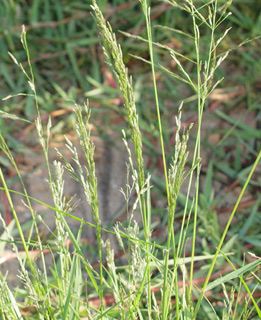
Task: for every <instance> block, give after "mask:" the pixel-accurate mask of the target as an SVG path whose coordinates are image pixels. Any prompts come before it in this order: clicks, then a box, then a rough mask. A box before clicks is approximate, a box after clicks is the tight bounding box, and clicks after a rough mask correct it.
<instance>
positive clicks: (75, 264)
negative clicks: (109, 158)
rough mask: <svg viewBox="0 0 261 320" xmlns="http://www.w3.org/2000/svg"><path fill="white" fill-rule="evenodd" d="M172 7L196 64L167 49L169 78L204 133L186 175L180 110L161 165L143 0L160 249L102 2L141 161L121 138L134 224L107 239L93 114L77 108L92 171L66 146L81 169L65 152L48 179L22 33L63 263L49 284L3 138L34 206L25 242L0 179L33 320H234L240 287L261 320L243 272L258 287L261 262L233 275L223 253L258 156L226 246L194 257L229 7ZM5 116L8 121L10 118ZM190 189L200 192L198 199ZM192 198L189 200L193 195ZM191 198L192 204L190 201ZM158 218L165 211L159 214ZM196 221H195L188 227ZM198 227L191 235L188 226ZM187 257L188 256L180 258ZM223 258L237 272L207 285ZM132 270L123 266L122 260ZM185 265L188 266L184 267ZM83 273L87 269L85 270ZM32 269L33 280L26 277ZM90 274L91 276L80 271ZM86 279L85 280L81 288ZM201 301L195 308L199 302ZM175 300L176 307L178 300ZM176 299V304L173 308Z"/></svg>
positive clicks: (1, 303) (11, 298) (8, 302)
mask: <svg viewBox="0 0 261 320" xmlns="http://www.w3.org/2000/svg"><path fill="white" fill-rule="evenodd" d="M168 3H169V4H170V5H172V6H174V7H176V8H178V9H180V10H183V11H185V12H186V13H187V14H189V15H190V17H191V23H192V25H193V30H194V34H193V35H186V34H185V36H188V37H189V38H192V39H193V41H194V50H195V52H194V55H193V57H194V60H193V59H191V58H188V57H186V56H184V55H181V54H179V53H178V52H176V51H175V50H172V49H171V50H169V52H170V59H173V60H174V61H175V63H176V65H177V66H178V68H179V72H180V73H179V74H176V73H172V72H170V71H169V73H170V74H172V76H173V77H176V78H178V79H180V80H181V81H183V82H185V83H186V84H187V85H189V86H190V87H191V88H192V89H193V90H194V92H195V95H196V97H197V110H198V124H197V134H196V139H195V147H194V152H193V155H192V162H191V165H190V167H189V169H188V170H187V171H186V165H187V160H188V151H187V144H188V139H189V133H190V129H191V128H189V129H188V130H187V131H184V132H181V108H180V110H178V116H177V117H176V126H177V130H176V140H175V148H174V151H173V154H174V155H173V157H172V160H171V162H170V163H167V161H166V158H165V143H164V138H163V133H162V125H161V112H160V108H159V102H158V89H157V81H156V72H155V70H156V68H162V66H160V65H156V64H155V63H154V43H153V38H152V30H151V21H150V9H149V6H148V2H147V1H146V0H141V1H140V4H141V8H142V11H143V14H144V19H145V21H146V28H147V39H143V40H144V42H146V43H148V46H149V54H150V60H149V61H147V62H148V63H149V64H150V65H151V69H152V78H153V85H154V94H155V105H156V113H157V118H158V126H159V137H158V138H159V140H160V142H161V150H162V157H163V166H164V174H165V188H166V197H167V205H168V208H167V209H168V210H167V211H166V214H167V215H168V219H167V221H168V222H167V228H166V230H167V233H166V242H165V243H164V244H163V245H162V244H161V245H160V244H158V243H157V239H153V238H152V231H153V230H152V225H151V221H152V214H151V188H152V186H151V181H150V175H149V174H147V173H146V171H145V169H144V156H143V147H142V134H141V131H140V126H139V118H138V113H137V110H136V105H135V99H134V91H133V85H132V81H131V78H130V77H129V75H128V70H127V68H126V66H125V64H124V62H123V55H122V51H121V47H120V46H119V45H118V43H117V40H116V37H115V35H114V34H113V31H112V28H111V26H110V25H109V24H108V23H107V22H106V20H105V19H104V16H103V14H102V12H101V10H100V8H99V6H98V5H97V3H96V1H95V0H93V1H92V10H93V15H94V17H95V20H96V22H97V26H98V28H99V31H100V33H101V36H102V39H103V40H104V56H105V59H106V61H107V63H109V65H110V67H111V69H112V70H113V72H114V75H115V78H116V80H117V82H118V85H119V88H120V90H121V92H122V95H123V98H124V103H125V108H126V111H127V114H128V124H129V128H130V131H131V138H132V143H133V146H134V153H135V161H134V160H133V159H132V156H131V151H130V148H129V146H128V142H127V140H126V134H125V132H124V133H123V140H124V144H125V146H126V150H127V152H128V155H129V165H128V173H127V174H128V184H127V189H126V192H125V193H124V192H123V193H124V196H125V199H126V202H127V211H128V221H127V223H126V224H125V225H120V224H118V225H116V226H115V227H114V229H113V231H111V230H106V229H105V228H103V226H102V221H101V220H100V216H99V199H98V192H97V186H98V182H97V178H96V174H95V161H94V152H95V146H94V143H93V142H92V140H91V132H90V129H89V119H90V108H89V106H88V104H87V105H85V106H84V107H83V108H81V107H79V106H77V105H76V106H75V116H76V118H75V119H76V133H77V136H78V139H79V141H80V145H81V148H82V150H83V153H84V155H85V160H86V165H84V164H82V163H81V162H80V160H79V156H78V152H77V148H76V147H75V146H74V145H73V143H72V142H71V141H70V140H69V139H66V141H67V147H68V149H69V150H70V151H71V153H72V159H73V161H74V163H75V164H76V169H75V168H74V167H73V166H72V165H71V163H70V161H68V160H67V159H66V158H65V157H64V156H63V155H62V154H61V153H60V152H59V151H58V155H59V156H60V159H61V160H62V163H61V162H57V161H56V162H54V164H53V168H54V174H53V173H52V169H51V165H50V164H49V156H48V153H49V140H50V128H51V121H50V120H49V122H48V124H47V127H46V129H45V128H44V126H43V124H42V122H41V117H40V110H39V106H38V100H37V93H36V84H35V82H34V75H33V72H32V67H31V64H30V55H29V50H28V47H27V42H26V33H25V30H23V33H22V43H23V46H24V49H25V51H26V54H27V57H28V64H29V71H30V72H29V74H28V73H26V71H25V70H24V68H23V67H22V65H19V64H18V62H17V60H16V58H14V57H13V60H14V62H15V63H16V64H17V65H19V66H20V68H21V69H22V71H23V73H24V74H25V76H26V77H27V79H28V82H29V85H30V88H31V90H32V92H33V95H34V98H35V103H36V109H37V113H38V117H37V120H36V128H37V132H38V136H39V140H40V143H41V146H42V148H43V151H44V154H45V159H46V163H47V167H48V174H49V177H48V183H49V187H50V190H51V192H52V197H53V203H54V205H53V207H51V206H49V205H46V206H47V207H48V208H49V209H52V210H53V211H54V213H55V218H56V229H57V230H56V233H54V237H55V241H53V242H54V243H55V245H52V246H51V245H48V246H47V248H48V250H50V252H51V253H52V254H53V255H54V254H55V252H56V253H57V254H58V256H59V259H58V261H59V262H58V263H57V261H56V260H55V259H53V268H52V269H53V272H52V279H51V280H50V278H49V274H48V268H47V266H46V263H45V258H44V254H43V252H44V249H46V248H44V246H43V244H42V242H41V237H40V233H39V228H38V222H39V221H40V220H41V219H39V218H38V217H37V215H36V213H35V212H34V210H33V209H32V205H31V201H32V200H34V201H35V199H32V198H31V197H30V196H29V195H28V194H27V191H26V188H25V186H24V183H23V178H22V176H21V175H20V173H19V170H18V168H17V166H16V163H15V161H14V159H13V156H12V153H11V152H10V149H9V148H8V146H7V144H6V143H5V140H4V138H3V136H2V134H1V135H0V138H1V141H0V142H1V150H2V151H3V152H4V153H5V155H6V156H7V158H8V159H9V161H10V162H11V164H12V165H13V166H14V167H15V169H16V172H17V174H18V177H19V179H20V182H21V184H22V186H23V196H24V197H25V199H26V205H27V206H28V207H29V209H30V212H31V215H32V219H33V225H32V228H31V230H30V233H29V236H28V238H27V239H26V238H25V236H24V234H23V231H22V228H21V224H20V222H19V218H18V215H17V213H16V210H15V208H14V206H13V202H12V197H11V193H12V192H14V191H12V190H9V188H8V186H7V184H6V181H5V178H4V175H3V172H2V170H0V178H1V181H2V184H3V188H2V189H3V190H4V191H5V193H6V195H7V199H8V202H9V205H10V207H11V209H12V212H13V215H14V218H15V222H16V226H17V229H18V231H19V236H20V238H21V243H22V246H23V248H24V251H25V259H24V261H23V260H22V259H21V258H19V249H18V241H15V240H14V239H13V237H12V235H11V234H10V232H9V230H8V227H7V226H5V223H4V220H3V218H1V221H2V224H3V226H4V229H5V233H6V235H7V238H8V242H9V243H10V244H12V246H13V250H14V252H15V253H16V255H17V257H18V261H19V264H20V268H21V279H22V282H23V284H24V287H25V288H24V290H26V293H27V297H26V299H25V301H24V302H25V303H26V305H27V306H30V307H32V318H39V319H57V318H62V319H80V318H82V317H87V318H88V319H152V318H156V319H161V320H164V319H198V318H199V317H201V318H206V317H209V318H213V319H214V318H219V317H221V318H222V319H226V318H228V317H229V316H232V317H233V318H236V317H237V315H238V310H237V308H238V304H239V302H238V300H236V301H235V300H234V292H235V290H237V291H238V295H239V293H240V292H241V290H242V289H241V286H243V287H244V288H245V290H246V292H247V294H248V297H249V300H251V302H252V304H253V308H252V309H250V308H249V307H248V304H249V301H246V303H245V307H244V308H245V309H243V311H242V316H243V315H244V316H245V315H246V314H247V315H249V314H250V313H253V314H254V313H255V314H257V315H258V316H261V311H260V308H259V306H258V301H256V300H255V298H254V295H253V293H254V291H255V290H256V289H257V288H258V284H257V285H256V286H255V287H251V286H250V285H248V284H247V282H246V278H245V276H244V275H245V273H247V272H251V275H252V276H254V277H255V278H256V279H257V280H259V279H258V277H257V275H256V274H255V273H254V272H253V270H254V268H256V267H258V266H259V264H260V263H261V262H260V259H258V258H257V257H255V260H254V261H253V262H251V263H248V264H246V265H244V264H243V265H242V266H241V267H238V268H235V267H234V265H233V263H232V262H231V261H230V259H229V258H228V255H229V254H228V253H227V252H222V251H221V249H222V248H223V245H224V243H225V239H226V236H227V234H228V229H229V227H230V225H231V222H232V219H233V217H234V215H235V213H236V210H237V208H238V205H239V202H240V200H241V198H242V196H243V194H244V192H245V190H246V187H247V186H248V184H249V181H250V179H251V177H252V175H253V173H254V171H255V169H256V167H257V165H258V163H259V161H260V158H261V151H260V152H259V153H258V155H257V158H256V160H255V162H254V164H253V166H252V169H251V171H250V173H249V175H248V177H247V179H246V181H245V183H244V186H243V188H242V191H241V193H240V195H239V197H238V200H237V202H236V204H235V206H234V209H233V210H232V213H231V215H230V217H229V219H228V222H227V225H226V227H225V230H224V231H223V234H222V236H221V238H220V239H218V245H217V248H216V249H215V250H214V252H213V254H212V255H207V254H205V253H204V252H202V253H201V254H200V255H196V246H197V226H198V212H199V207H198V203H199V183H200V181H199V177H200V169H201V159H200V158H201V139H200V137H201V127H202V118H203V112H204V108H205V104H206V101H207V98H208V96H209V95H210V93H211V92H213V90H214V89H215V88H216V87H217V85H218V84H219V83H220V81H221V80H219V81H216V82H215V81H214V75H215V72H216V70H217V68H218V67H219V65H220V64H221V63H222V62H223V61H224V59H225V58H226V57H227V54H228V52H225V53H223V54H219V55H218V53H217V48H218V46H219V44H220V43H221V41H222V40H223V39H224V37H225V36H226V34H227V33H228V31H229V30H227V31H225V32H224V34H223V35H222V36H221V37H219V38H218V39H216V37H215V32H216V29H217V28H218V27H219V25H220V24H221V23H222V22H224V21H225V19H226V18H227V17H228V15H229V13H228V8H229V4H230V3H229V2H228V3H227V4H224V5H219V3H218V1H217V0H213V1H209V2H207V3H204V4H202V5H200V6H197V5H196V4H195V3H194V2H193V1H192V0H187V1H185V3H184V4H182V5H181V4H179V3H177V2H175V1H168ZM202 25H204V26H206V27H207V28H208V29H209V47H208V48H207V50H206V52H203V53H202V51H201V50H202V49H201V27H202ZM181 58H182V59H184V60H187V59H189V61H191V62H192V64H193V67H194V68H195V71H196V77H195V78H193V77H192V76H191V75H190V74H189V73H188V72H187V71H186V70H185V68H184V67H183V65H182V63H181V61H180V60H181ZM5 116H6V114H5ZM64 170H67V171H68V172H69V174H70V176H71V178H72V179H74V180H75V181H77V182H78V183H79V184H80V185H81V187H82V188H83V190H84V193H85V196H86V201H87V202H88V203H89V205H90V207H91V210H92V215H93V220H94V224H91V223H89V222H87V221H84V220H81V219H79V218H76V217H75V216H74V215H73V214H72V213H73V209H74V206H72V205H71V203H70V201H68V200H66V198H65V196H64V181H63V172H64ZM186 178H187V179H188V188H187V195H186V200H185V205H184V211H183V218H182V223H181V225H180V230H176V229H175V225H176V220H175V214H176V205H177V199H178V196H179V193H180V188H181V186H182V184H183V182H184V180H185V179H186ZM193 184H194V185H195V188H194V191H193V192H192V190H193ZM134 190H135V192H136V199H135V202H134V205H133V207H132V209H131V212H129V207H128V204H129V198H130V195H131V193H133V192H134ZM191 194H192V196H191ZM191 198H192V201H190V200H191ZM162 210H164V209H163V208H162ZM137 214H140V216H141V221H142V224H141V225H139V224H138V223H137V221H136V215H137ZM66 216H67V217H70V218H71V219H76V220H78V221H80V222H81V223H82V225H83V224H87V225H89V226H91V227H93V228H95V230H96V236H97V245H98V246H97V247H98V249H97V251H98V252H97V255H98V259H99V268H98V271H97V270H95V268H93V267H92V265H91V263H90V262H89V260H88V259H86V257H85V255H84V253H83V250H82V247H81V242H80V240H81V232H82V226H81V227H80V228H79V231H78V234H77V235H76V236H75V235H74V234H73V233H72V231H71V229H70V225H69V223H68V222H67V221H66V219H65V217H66ZM192 217H193V220H192ZM191 223H192V226H191ZM189 228H190V229H191V230H192V241H191V254H190V256H189V257H186V258H185V253H186V252H185V251H186V250H185V243H186V242H187V241H188V240H189V238H190V234H189V233H188V229H189ZM33 233H36V235H37V237H36V239H37V241H36V242H33V240H32V235H33ZM109 233H110V234H113V235H114V236H115V237H116V238H117V239H118V242H119V244H120V246H121V247H122V248H123V249H124V250H125V251H126V255H127V258H126V260H127V264H126V265H120V264H119V265H117V262H116V261H115V258H114V249H113V248H111V244H110V241H109V240H108V239H107V240H106V241H105V242H104V243H103V241H102V234H104V235H105V237H106V236H107V235H108V234H109ZM68 237H69V238H70V241H71V242H72V244H73V246H74V253H73V254H71V253H70V251H69V248H68V246H66V245H65V243H66V242H67V238H68ZM32 245H33V246H34V248H37V249H38V250H39V252H38V253H39V255H40V256H41V261H42V264H43V276H41V271H40V270H39V269H38V267H37V266H36V264H35V261H34V260H33V259H32V258H31V256H30V250H29V248H30V246H32ZM103 248H104V250H105V253H106V259H107V266H105V265H104V264H103V255H104V253H103ZM182 255H184V257H183V256H182ZM218 257H223V258H224V259H226V260H227V262H228V263H229V264H230V265H231V267H232V268H233V271H232V272H228V273H227V274H226V275H225V276H223V277H221V278H219V279H218V280H215V281H212V282H210V279H211V275H212V273H213V270H214V267H215V265H216V262H217V259H218ZM202 260H203V261H206V262H207V265H206V267H207V276H206V278H205V281H204V283H203V286H202V288H201V289H199V288H197V287H196V286H194V270H195V261H202ZM125 262H126V261H125ZM186 264H189V265H190V267H189V268H187V267H186ZM82 267H83V268H82ZM27 268H29V270H30V272H28V271H27ZM84 270H85V271H86V272H84ZM85 277H86V279H85ZM179 279H181V280H182V290H180V286H179ZM234 279H239V284H238V286H237V287H236V288H233V289H231V297H230V298H228V295H227V293H226V291H227V290H226V287H225V284H226V283H227V282H228V281H230V280H234ZM83 283H85V285H86V287H87V288H88V291H87V292H88V294H87V297H86V298H87V299H86V300H87V301H84V299H83V297H82V295H83ZM219 285H221V286H223V288H222V289H223V291H224V294H225V297H226V301H225V304H226V309H225V311H224V313H223V314H222V315H220V310H218V309H216V307H215V306H214V304H211V302H210V301H209V300H208V298H207V297H206V292H207V291H208V290H212V289H213V288H216V287H217V286H219ZM0 288H1V290H4V294H3V295H1V298H0V314H1V317H2V318H3V319H11V317H13V318H16V319H22V318H23V312H22V308H20V305H19V303H18V300H16V296H15V295H14V294H13V292H12V290H11V289H9V287H8V284H7V281H6V276H4V275H2V274H1V276H0ZM107 295H112V296H113V298H114V301H113V303H111V305H109V306H107V305H106V304H105V301H106V296H107ZM97 297H98V304H95V305H94V304H93V300H92V298H95V299H96V300H97ZM194 297H196V299H197V303H196V304H195V303H194V302H193V298H194ZM173 298H174V299H173ZM173 300H175V301H173Z"/></svg>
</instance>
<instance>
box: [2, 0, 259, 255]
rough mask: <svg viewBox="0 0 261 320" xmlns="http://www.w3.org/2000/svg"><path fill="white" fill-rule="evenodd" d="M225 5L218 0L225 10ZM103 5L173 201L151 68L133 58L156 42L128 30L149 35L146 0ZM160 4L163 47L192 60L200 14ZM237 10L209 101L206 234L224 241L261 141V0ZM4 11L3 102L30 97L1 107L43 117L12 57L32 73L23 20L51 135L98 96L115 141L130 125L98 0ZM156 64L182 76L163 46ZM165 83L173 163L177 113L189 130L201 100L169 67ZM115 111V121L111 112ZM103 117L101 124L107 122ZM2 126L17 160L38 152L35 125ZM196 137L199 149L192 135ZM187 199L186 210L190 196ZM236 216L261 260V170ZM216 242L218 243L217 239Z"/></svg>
mask: <svg viewBox="0 0 261 320" xmlns="http://www.w3.org/2000/svg"><path fill="white" fill-rule="evenodd" d="M177 2H180V3H181V2H183V1H177ZM225 2H226V0H225V1H219V3H220V5H222V4H224V3H225ZM198 3H202V1H198ZM99 5H100V6H101V8H103V10H104V13H105V16H106V18H107V19H108V20H109V21H110V24H111V26H112V28H113V30H114V31H115V33H116V36H117V38H118V39H119V41H120V43H121V45H122V50H123V54H124V59H125V63H126V65H127V66H128V68H129V70H130V74H132V75H133V84H134V88H135V95H136V102H137V107H138V112H139V117H140V125H141V129H142V131H143V137H144V146H145V148H146V154H147V155H148V156H149V159H150V160H149V161H148V164H147V169H148V170H150V171H152V174H153V175H152V178H153V180H154V183H155V185H156V186H157V188H158V189H157V190H159V191H160V192H157V194H154V197H155V201H157V200H160V199H165V195H164V194H163V192H164V191H163V190H164V188H161V184H162V180H161V177H162V170H161V169H162V163H161V159H160V156H159V154H160V149H159V141H158V138H157V137H158V131H157V119H156V113H155V108H154V102H153V87H152V81H151V75H150V66H149V65H148V64H146V63H145V62H144V61H141V60H139V59H136V58H135V57H134V55H135V56H140V57H142V58H143V59H148V58H149V57H148V49H147V44H146V43H145V42H143V41H141V40H139V39H137V38H133V37H127V36H126V35H123V34H122V33H121V32H120V31H124V32H128V33H130V34H132V35H137V36H144V37H145V36H146V30H145V24H144V18H143V15H142V13H141V9H140V4H139V1H138V0H137V1H135V0H133V1H126V0H111V1H106V0H99ZM151 7H152V9H151V20H152V25H153V38H154V41H155V42H159V43H161V44H164V45H166V46H168V47H170V48H174V49H175V50H177V51H178V52H180V53H181V54H182V55H184V56H187V55H189V57H190V58H191V59H192V58H193V47H194V44H193V39H191V38H189V37H185V36H184V34H182V33H180V32H178V31H177V30H181V31H182V32H185V33H188V34H193V29H192V23H191V20H190V19H191V17H190V16H188V15H187V14H186V12H183V11H180V10H177V9H174V8H173V7H172V6H170V5H169V4H168V3H165V2H160V1H152V2H151ZM230 10H231V12H232V15H231V16H230V17H229V18H228V20H226V22H224V23H223V24H222V25H220V27H219V31H218V32H219V34H217V38H216V39H218V38H219V36H221V35H222V34H223V33H224V32H225V30H226V29H228V28H230V27H232V29H231V30H230V32H229V33H228V35H227V36H226V38H225V39H224V40H223V42H222V44H221V46H220V47H219V49H218V50H219V52H218V54H219V53H223V52H225V51H227V50H231V52H230V54H229V56H228V58H227V60H225V62H224V63H223V64H222V65H221V67H220V68H219V69H218V72H217V74H216V78H215V79H214V81H217V80H218V79H220V78H222V77H224V80H223V81H222V82H221V84H220V85H219V86H218V88H217V89H216V90H215V91H214V92H213V94H212V96H211V97H210V99H209V100H208V103H207V106H206V113H205V116H204V123H205V124H203V127H204V132H203V137H202V145H203V148H204V150H205V152H206V153H205V159H203V166H202V177H203V178H204V179H203V178H202V179H203V180H202V188H201V197H200V208H201V228H200V229H199V232H201V233H202V235H204V237H205V238H206V240H208V241H209V239H208V236H210V237H211V235H212V234H213V228H214V230H216V232H217V237H218V233H219V225H217V221H216V215H214V213H216V214H217V215H218V216H219V215H222V214H223V213H225V212H230V211H231V206H232V205H233V204H234V203H235V199H236V198H235V197H236V196H237V195H238V190H240V188H241V186H242V184H243V183H244V181H245V178H246V176H247V174H248V173H249V170H250V168H251V165H252V163H253V161H254V159H255V158H256V155H257V151H258V150H260V145H261V141H260V140H261V130H260V128H261V95H260V90H261V77H260V76H261V61H260V47H261V38H260V34H261V3H260V0H234V1H233V3H232V5H231V7H230ZM0 15H1V25H0V30H1V31H0V78H1V88H0V99H2V98H4V97H6V96H8V95H16V94H18V93H25V94H28V96H21V95H18V96H15V97H13V98H11V99H8V100H3V101H1V110H2V111H5V112H8V113H12V114H16V115H19V116H21V117H24V118H26V119H29V120H31V121H33V120H34V118H35V113H36V111H35V107H34V98H33V97H32V96H31V90H30V87H29V85H28V83H27V81H26V78H25V75H24V74H23V73H22V72H21V70H20V69H19V68H18V67H17V66H16V65H15V64H14V62H13V61H12V59H11V58H10V56H9V55H8V52H11V53H12V54H13V55H14V56H15V57H16V59H17V60H18V62H21V63H22V64H23V66H24V68H25V69H27V68H28V62H27V59H26V54H25V52H24V50H23V48H22V45H21V42H20V34H21V25H22V24H24V25H25V27H26V30H27V41H28V46H29V50H30V56H31V63H32V66H33V70H34V75H35V83H36V87H37V93H38V97H39V105H40V109H41V112H42V115H43V118H44V117H46V118H47V116H48V115H51V116H52V119H53V128H52V133H53V134H54V135H57V134H64V133H66V132H68V131H70V130H71V129H73V127H74V114H73V113H72V107H73V106H74V103H73V101H76V102H77V103H80V104H81V103H83V102H84V101H86V99H87V98H89V99H90V106H91V108H92V113H93V115H92V121H93V122H94V124H95V125H96V127H97V132H98V134H99V135H100V136H101V137H103V138H106V131H107V130H108V129H109V128H110V129H112V128H113V129H114V130H117V131H119V135H120V130H121V129H122V128H123V127H124V126H125V123H124V118H125V111H124V108H123V105H122V99H121V96H120V92H119V90H118V88H117V85H116V82H115V81H114V80H113V76H112V74H111V72H110V68H109V67H108V66H107V65H106V64H105V63H104V57H103V52H102V49H101V45H100V42H101V39H100V37H99V35H98V31H97V27H96V25H95V22H94V19H93V17H92V16H91V14H90V3H89V1H79V0H74V1H69V0H56V1H52V0H20V1H19V0H2V1H1V2H0ZM160 26H161V27H160ZM173 29H175V30H176V31H173ZM208 36H209V35H208V31H205V32H204V30H203V31H202V34H201V39H202V43H203V46H202V48H201V50H202V51H204V49H206V48H207V46H208V39H209V37H208ZM155 61H156V63H157V62H158V63H160V64H161V65H162V66H164V67H165V68H169V69H170V70H172V71H173V70H175V72H178V71H176V70H177V67H176V65H175V63H174V61H173V60H172V59H171V57H170V55H169V52H168V51H167V50H165V49H163V48H161V47H158V46H155ZM181 62H183V63H185V68H186V70H187V72H189V73H190V74H193V72H195V69H194V65H193V64H192V63H191V62H190V61H187V62H186V61H182V58H181ZM157 81H158V88H159V89H160V90H159V98H160V107H161V111H162V119H163V124H164V138H165V142H166V148H167V154H168V157H170V156H171V155H172V153H171V152H172V151H173V143H174V136H175V122H174V116H175V115H177V109H178V106H179V105H180V103H181V101H183V100H184V107H183V121H184V126H188V124H189V123H191V122H195V123H196V121H197V114H196V110H197V107H196V97H195V96H194V93H193V92H192V91H191V90H190V89H188V87H186V85H185V84H184V83H182V82H180V81H179V80H178V79H176V78H174V77H171V76H170V75H169V74H168V73H167V72H164V71H163V70H162V69H160V68H159V69H158V70H157ZM108 110H110V113H109V114H110V117H108V116H106V115H107V114H108ZM98 119H102V122H103V124H102V125H101V121H97V120H98ZM0 128H1V132H2V133H3V135H4V137H5V138H6V141H7V143H8V144H9V146H10V147H11V148H12V149H13V150H15V153H16V155H17V154H19V153H23V152H26V151H29V150H30V149H32V148H33V147H35V145H34V144H33V143H36V141H34V142H33V143H32V142H31V144H30V143H29V144H28V143H27V144H26V143H25V142H24V141H23V139H21V138H22V137H23V136H24V135H25V134H26V135H29V136H30V134H32V133H31V129H32V127H31V126H28V124H26V123H23V122H17V121H10V120H9V119H4V118H0ZM190 140H191V143H193V132H192V137H191V139H190ZM0 161H1V165H3V166H7V164H6V162H5V160H4V158H3V157H2V155H0ZM151 168H153V169H151ZM154 168H156V169H154ZM258 191H259V192H258ZM179 201H180V209H181V210H182V201H183V200H182V197H180V199H179ZM154 210H155V211H154V213H155V214H161V213H160V212H158V211H157V210H158V209H156V206H155V208H154ZM237 219H238V223H237V224H236V225H234V226H233V228H232V230H231V232H230V236H231V237H232V236H233V234H239V237H241V239H242V241H243V242H242V243H244V244H245V245H246V246H248V247H249V246H250V247H253V246H254V247H255V248H256V249H255V252H256V253H259V254H260V248H261V234H260V230H259V228H256V226H257V225H260V222H261V217H260V169H259V173H258V172H257V173H256V175H255V176H254V179H253V181H252V182H251V185H250V188H249V191H248V194H247V197H246V198H245V200H244V202H243V204H242V205H241V207H240V211H239V213H238V216H237ZM162 220H164V217H162ZM162 223H163V224H164V223H165V222H164V221H162ZM212 238H213V237H212ZM210 241H211V242H212V241H213V245H215V243H216V242H215V239H211V240H210ZM238 246H239V244H238ZM258 248H259V249H258ZM240 252H241V250H239V254H240Z"/></svg>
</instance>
